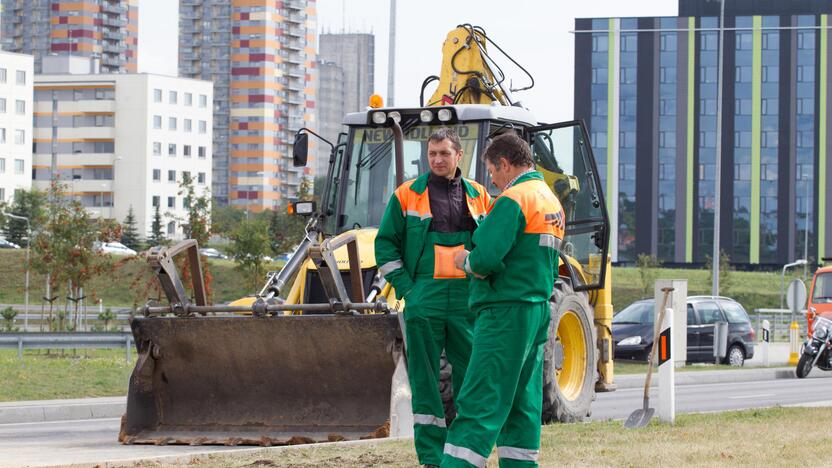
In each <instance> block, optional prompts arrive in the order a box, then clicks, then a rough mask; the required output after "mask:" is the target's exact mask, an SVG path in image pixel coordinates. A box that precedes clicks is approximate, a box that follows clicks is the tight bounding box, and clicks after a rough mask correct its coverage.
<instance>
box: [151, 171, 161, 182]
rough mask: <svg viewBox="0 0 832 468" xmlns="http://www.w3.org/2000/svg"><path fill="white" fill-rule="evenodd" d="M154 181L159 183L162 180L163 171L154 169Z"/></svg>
mask: <svg viewBox="0 0 832 468" xmlns="http://www.w3.org/2000/svg"><path fill="white" fill-rule="evenodd" d="M153 180H155V181H156V182H159V181H161V180H162V170H161V169H153Z"/></svg>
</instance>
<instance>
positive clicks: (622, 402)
mask: <svg viewBox="0 0 832 468" xmlns="http://www.w3.org/2000/svg"><path fill="white" fill-rule="evenodd" d="M830 387H832V379H827V378H809V379H806V380H796V379H781V380H768V381H760V382H747V383H742V384H736V383H733V384H732V383H725V384H703V385H683V386H678V387H677V390H676V396H677V400H676V408H677V411H678V412H696V411H724V410H730V409H742V408H754V407H765V406H774V405H794V404H806V403H810V404H824V405H832V401H830V396H829V395H830V391H829V390H830ZM715 395H718V396H719V397H718V398H715ZM651 398H655V393H654V394H653V396H651ZM654 401H655V400H654ZM656 403H657V402H656ZM641 404H642V390H640V389H622V390H619V391H616V392H613V393H604V394H599V395H598V399H597V401H596V402H595V403H594V405H593V415H592V419H595V420H606V419H623V418H626V417H627V416H628V415H629V414H630V413H631V412H632V411H633V410H635V409H638V408H640V407H641ZM118 429H119V420H118V419H117V418H114V419H96V420H82V421H66V422H53V423H24V424H5V425H0V466H20V465H52V464H59V463H60V464H70V463H94V462H104V461H119V460H130V459H136V458H144V457H159V456H170V455H178V456H187V455H190V454H196V453H206V452H215V451H227V450H250V449H247V448H233V449H229V448H227V447H188V446H185V447H182V446H164V447H156V446H122V445H119V444H118V442H116V437H117V434H118Z"/></svg>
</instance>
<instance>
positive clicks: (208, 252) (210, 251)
mask: <svg viewBox="0 0 832 468" xmlns="http://www.w3.org/2000/svg"><path fill="white" fill-rule="evenodd" d="M199 253H201V254H202V255H205V256H206V257H208V258H221V259H223V260H227V259H228V255H225V254H223V253H222V252H220V251H219V250H217V249H215V248H213V247H207V248H203V249H199Z"/></svg>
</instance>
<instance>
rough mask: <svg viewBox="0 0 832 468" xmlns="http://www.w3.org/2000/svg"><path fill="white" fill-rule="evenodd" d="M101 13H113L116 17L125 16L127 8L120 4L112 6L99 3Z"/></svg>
mask: <svg viewBox="0 0 832 468" xmlns="http://www.w3.org/2000/svg"><path fill="white" fill-rule="evenodd" d="M101 11H103V12H104V13H114V14H118V15H125V14H127V11H128V9H127V7H126V6H124V5H120V4H113V3H110V2H101Z"/></svg>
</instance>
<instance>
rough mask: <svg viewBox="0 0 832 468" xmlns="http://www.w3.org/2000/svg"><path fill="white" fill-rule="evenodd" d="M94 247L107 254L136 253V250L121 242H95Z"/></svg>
mask: <svg viewBox="0 0 832 468" xmlns="http://www.w3.org/2000/svg"><path fill="white" fill-rule="evenodd" d="M95 248H96V249H97V250H100V251H101V252H104V253H105V254H109V255H136V251H135V250H133V249H131V248H130V247H127V246H126V245H124V244H122V243H121V242H104V243H99V242H96V245H95Z"/></svg>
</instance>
